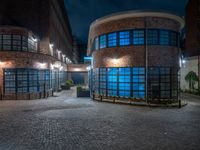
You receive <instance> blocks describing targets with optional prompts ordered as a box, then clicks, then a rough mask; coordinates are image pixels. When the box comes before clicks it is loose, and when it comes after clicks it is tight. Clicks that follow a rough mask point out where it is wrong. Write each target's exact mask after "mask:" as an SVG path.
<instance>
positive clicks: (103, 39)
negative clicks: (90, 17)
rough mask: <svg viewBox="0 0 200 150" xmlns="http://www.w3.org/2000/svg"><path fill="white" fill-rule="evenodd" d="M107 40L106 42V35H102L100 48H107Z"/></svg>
mask: <svg viewBox="0 0 200 150" xmlns="http://www.w3.org/2000/svg"><path fill="white" fill-rule="evenodd" d="M106 45H107V42H106V35H102V36H100V49H102V48H106Z"/></svg>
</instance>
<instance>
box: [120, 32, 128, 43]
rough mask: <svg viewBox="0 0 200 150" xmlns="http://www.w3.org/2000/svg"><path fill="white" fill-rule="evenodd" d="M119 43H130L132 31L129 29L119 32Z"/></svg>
mask: <svg viewBox="0 0 200 150" xmlns="http://www.w3.org/2000/svg"><path fill="white" fill-rule="evenodd" d="M119 45H120V46H125V45H130V32H129V31H122V32H119Z"/></svg>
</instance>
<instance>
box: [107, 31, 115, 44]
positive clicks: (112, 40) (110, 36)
mask: <svg viewBox="0 0 200 150" xmlns="http://www.w3.org/2000/svg"><path fill="white" fill-rule="evenodd" d="M114 46H117V33H116V32H115V33H110V34H108V47H114Z"/></svg>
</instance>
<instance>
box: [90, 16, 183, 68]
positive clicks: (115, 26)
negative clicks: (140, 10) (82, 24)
mask: <svg viewBox="0 0 200 150" xmlns="http://www.w3.org/2000/svg"><path fill="white" fill-rule="evenodd" d="M145 22H146V24H145ZM137 28H147V29H167V30H171V31H175V32H179V31H180V28H181V24H180V23H179V22H177V21H176V20H172V19H168V18H161V17H148V18H146V17H142V18H140V17H134V18H125V19H120V20H114V21H110V22H106V23H103V24H100V25H97V26H93V27H92V28H91V29H90V34H89V35H90V37H89V41H92V42H89V45H88V47H91V46H92V43H93V41H94V39H95V37H97V36H100V35H102V34H105V33H111V32H115V31H121V30H128V29H137ZM147 48H148V61H149V65H150V66H154V65H156V66H177V67H178V65H179V62H178V58H179V53H180V49H179V48H178V47H177V46H174V47H173V46H160V45H159V46H158V45H153V46H152V45H149V46H148V45H147ZM161 49H162V50H161ZM116 54H117V57H119V58H122V63H121V65H122V66H124V67H125V66H134V65H136V66H144V65H145V46H124V47H114V48H105V49H101V51H95V52H94V53H93V54H92V55H93V59H94V67H95V68H96V67H104V66H105V67H106V66H109V67H114V66H112V63H111V62H109V61H106V58H108V59H109V58H114V57H115V55H116Z"/></svg>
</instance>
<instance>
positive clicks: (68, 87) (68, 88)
mask: <svg viewBox="0 0 200 150" xmlns="http://www.w3.org/2000/svg"><path fill="white" fill-rule="evenodd" d="M61 89H62V90H70V86H67V85H61Z"/></svg>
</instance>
